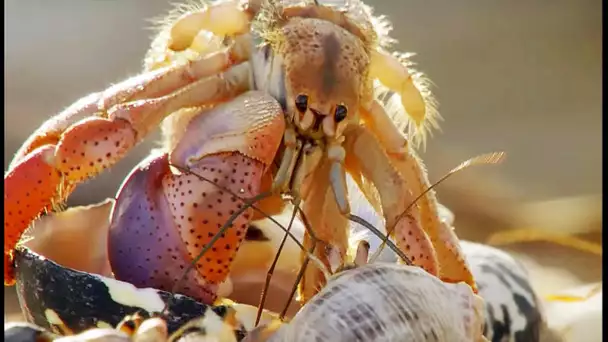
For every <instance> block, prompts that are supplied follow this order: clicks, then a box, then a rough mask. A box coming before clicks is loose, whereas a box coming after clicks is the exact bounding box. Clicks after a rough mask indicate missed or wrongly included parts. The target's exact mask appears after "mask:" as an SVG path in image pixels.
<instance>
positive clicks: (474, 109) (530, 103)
mask: <svg viewBox="0 0 608 342" xmlns="http://www.w3.org/2000/svg"><path fill="white" fill-rule="evenodd" d="M367 3H369V4H370V5H372V6H374V7H375V10H376V13H378V14H387V15H388V17H389V18H390V20H391V21H392V22H393V23H394V25H395V29H394V32H393V36H394V37H395V38H397V39H398V40H399V44H398V45H397V46H396V47H397V48H398V49H399V50H401V51H407V52H416V53H417V56H415V57H414V61H415V62H416V63H417V64H418V66H417V67H418V68H419V69H421V70H422V71H424V72H425V73H427V75H428V76H429V77H430V78H431V79H432V80H433V82H434V83H435V84H436V85H437V86H436V87H435V88H434V92H435V94H436V96H437V98H438V100H439V103H440V107H439V109H440V112H441V114H442V115H443V117H444V118H445V121H444V122H443V123H442V125H441V127H442V131H441V132H437V133H436V134H435V136H434V137H433V138H432V139H431V140H430V142H429V144H428V147H427V149H426V151H425V152H424V153H422V156H423V158H424V160H425V162H426V165H427V166H428V169H429V173H430V178H431V181H432V180H437V179H438V178H439V177H441V176H442V175H443V174H445V173H446V172H448V171H449V170H450V169H451V168H453V167H455V166H456V165H458V164H459V163H460V162H462V161H464V160H466V159H468V158H470V157H473V156H475V155H477V154H480V153H486V152H492V151H505V152H506V153H507V160H506V161H505V163H503V164H501V165H498V166H480V167H475V168H471V169H468V170H466V171H464V172H462V173H460V174H457V175H455V176H453V177H452V178H450V179H449V180H448V181H446V182H445V183H444V184H442V185H441V186H440V187H439V188H438V196H439V199H440V200H441V201H442V202H443V203H444V204H446V205H447V206H448V207H449V208H451V209H452V210H453V211H454V212H455V215H456V229H457V232H458V233H459V235H460V236H461V237H464V238H466V239H471V240H476V241H485V239H487V238H488V236H489V234H491V233H493V232H496V231H501V230H507V229H514V228H515V229H517V228H536V229H543V230H545V231H547V232H557V233H559V232H570V233H572V232H576V233H585V234H586V235H585V236H584V238H586V239H588V240H592V241H595V242H597V243H601V200H602V197H601V186H602V183H601V182H602V180H601V172H602V169H601V168H602V164H601V152H602V151H601V141H600V140H601V120H602V115H601V107H602V101H601V90H602V89H601V72H602V70H601V68H602V62H601V61H602V55H601V51H602V33H601V32H602V31H601V20H602V19H601V13H602V11H601V6H602V2H601V1H600V0H578V1H571V0H553V1H525V2H514V1H456V2H455V1H448V0H429V1H396V0H368V1H367ZM4 6H5V12H4V13H5V33H4V34H5V46H4V47H5V52H4V56H5V65H4V68H5V80H4V85H5V93H4V94H5V104H4V112H5V114H4V120H5V145H4V146H5V147H4V149H5V150H4V152H5V157H4V168H5V170H6V168H7V167H8V163H9V162H10V160H11V158H12V155H13V154H14V153H15V151H16V150H17V149H18V148H19V146H20V144H21V143H22V142H23V141H24V140H25V139H26V138H27V137H28V135H29V134H30V133H31V132H33V131H34V130H35V129H36V128H37V127H38V126H39V125H40V124H41V123H42V122H44V120H46V119H48V118H49V117H51V116H52V115H54V114H56V113H59V112H60V111H61V110H62V109H64V108H65V107H67V106H68V105H70V104H71V103H72V102H74V101H75V100H77V99H79V98H80V97H82V96H84V95H86V94H88V93H90V92H93V91H99V90H102V89H104V88H106V87H107V86H109V85H110V84H112V83H115V82H118V81H121V80H123V79H124V78H126V77H128V76H131V75H135V74H137V73H138V72H139V71H140V70H141V65H142V59H143V56H144V54H145V52H146V49H147V47H148V44H149V43H150V40H151V35H152V31H150V30H148V29H147V28H148V27H149V26H150V23H149V21H147V19H150V18H153V17H158V16H159V15H163V14H164V13H166V12H167V11H168V10H169V9H170V8H171V5H170V3H169V1H166V0H130V1H93V0H54V1H45V0H8V1H5V3H4ZM154 139H155V138H154V137H151V138H150V139H149V140H148V141H147V142H146V143H144V144H142V145H141V146H139V147H138V148H137V149H136V150H135V151H133V152H132V153H131V154H130V155H129V157H128V158H126V159H125V160H124V161H122V162H121V163H120V164H119V165H118V166H116V167H115V168H113V169H112V170H110V171H108V172H105V173H104V174H103V175H101V176H100V177H98V178H97V179H95V181H91V182H90V183H88V184H86V185H84V186H82V187H80V188H79V190H78V191H77V192H76V193H75V194H74V195H73V196H72V197H71V199H70V204H71V205H79V204H88V203H94V202H98V201H101V200H102V199H104V198H106V197H111V196H114V195H115V193H116V191H117V189H118V186H119V184H120V183H121V181H122V179H123V177H125V175H126V174H127V173H128V172H129V171H130V169H131V168H132V167H133V166H134V165H135V164H136V163H137V162H138V161H139V160H140V159H141V158H142V157H143V156H144V155H145V154H146V153H147V151H148V150H149V149H150V148H151V146H153V145H154V143H155V141H154ZM506 248H508V249H509V250H511V251H512V252H513V253H517V254H519V255H521V257H522V258H523V259H525V260H526V261H527V262H528V263H529V267H530V268H531V269H533V272H532V273H533V277H534V279H535V281H536V283H537V284H538V286H539V287H543V289H544V290H543V291H545V290H546V291H550V290H555V289H559V288H562V287H567V286H572V285H576V284H580V283H588V282H593V281H599V280H600V279H601V258H599V257H597V256H594V255H591V254H589V253H584V252H577V251H575V250H572V249H569V248H564V247H559V246H555V245H552V244H547V243H526V244H517V245H514V246H509V247H506ZM579 265H584V267H580V266H579ZM549 279H554V280H549ZM5 294H7V295H10V296H13V289H12V288H11V289H5ZM10 298H12V299H10ZM15 310H16V308H15V300H14V296H13V297H9V300H8V301H7V302H5V315H6V314H7V313H15V312H16V311H15ZM11 317H18V316H11ZM5 319H6V316H5Z"/></svg>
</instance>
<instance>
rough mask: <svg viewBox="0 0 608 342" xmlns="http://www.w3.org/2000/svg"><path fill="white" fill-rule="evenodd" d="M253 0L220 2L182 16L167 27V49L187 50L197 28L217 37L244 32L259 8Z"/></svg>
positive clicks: (196, 32) (196, 33)
mask: <svg viewBox="0 0 608 342" xmlns="http://www.w3.org/2000/svg"><path fill="white" fill-rule="evenodd" d="M257 2H259V1H244V2H243V1H238V0H231V1H223V2H219V3H216V4H213V5H210V6H205V7H204V8H202V9H200V10H199V11H193V12H188V13H186V14H184V15H182V16H181V17H180V18H179V19H177V20H176V21H175V23H174V24H173V26H172V27H171V31H170V35H171V38H170V42H169V49H171V50H173V51H182V50H185V49H187V48H188V47H190V46H191V45H192V42H193V41H194V39H195V38H196V36H197V35H198V34H199V32H200V31H208V32H211V33H213V34H215V35H217V36H220V37H223V36H236V35H239V34H243V33H246V32H248V31H249V25H250V21H251V18H252V16H253V14H254V13H255V12H256V10H255V8H257V7H259V4H257ZM249 3H251V4H249Z"/></svg>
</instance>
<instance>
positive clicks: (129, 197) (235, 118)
mask: <svg viewBox="0 0 608 342" xmlns="http://www.w3.org/2000/svg"><path fill="white" fill-rule="evenodd" d="M284 129H285V122H284V118H283V112H282V110H281V107H280V105H279V104H278V103H277V102H276V101H275V100H274V99H272V98H271V97H269V96H268V95H266V94H264V93H260V92H248V93H245V94H243V95H241V96H239V97H237V98H235V99H234V100H233V101H231V102H228V103H226V104H223V105H219V106H217V107H215V108H213V109H211V110H206V111H205V110H202V111H201V112H200V113H199V114H197V115H196V116H195V117H194V118H193V119H192V121H191V122H190V123H189V125H188V127H187V129H186V132H185V134H184V135H183V137H182V139H181V140H180V143H179V144H178V145H177V146H176V148H175V149H174V150H173V151H172V152H170V154H163V155H160V156H153V157H151V159H149V160H146V161H144V162H143V163H142V164H141V166H138V167H137V168H136V169H135V171H134V172H133V173H132V174H131V176H130V177H129V178H128V179H127V181H126V182H125V184H124V185H123V186H122V188H121V190H120V191H119V194H118V198H117V201H116V205H115V209H114V212H113V215H112V223H111V227H110V238H109V255H110V263H111V265H112V269H113V271H114V274H115V276H116V278H118V279H120V280H124V281H128V282H130V283H132V284H134V285H135V286H140V287H150V286H152V287H156V288H159V289H164V290H167V291H170V290H172V288H173V286H174V285H175V284H176V283H177V281H178V280H179V278H180V277H181V275H182V274H183V272H184V270H185V269H186V268H187V267H188V265H189V264H190V263H191V262H192V260H193V258H194V257H196V256H197V255H198V254H199V252H200V251H201V250H202V248H203V247H204V246H205V245H206V244H208V243H209V242H210V240H211V239H212V238H213V237H214V236H215V235H216V234H217V233H218V232H219V230H220V227H222V225H223V224H224V223H225V222H226V220H228V217H229V216H230V215H232V214H233V213H235V212H236V211H237V210H238V209H240V208H241V207H242V206H243V199H248V198H251V197H254V196H256V195H258V194H259V193H261V192H262V190H263V189H262V186H263V180H264V175H265V173H266V172H267V170H268V168H269V167H270V165H271V164H272V162H273V160H274V157H275V154H276V151H277V149H278V147H279V144H280V142H281V139H282V136H283V131H284ZM170 164H172V165H175V166H176V167H179V169H175V168H172V167H171V166H170ZM184 170H189V171H190V172H185V171H184ZM203 178H205V179H209V180H212V181H213V182H214V183H216V184H217V185H219V186H221V187H223V188H226V189H228V190H229V191H226V190H224V189H220V188H219V187H218V186H217V185H216V184H212V183H210V182H209V181H207V180H205V179H203ZM237 196H238V197H241V199H239V198H237ZM252 214H253V213H252V209H251V208H250V209H248V210H246V211H245V212H244V213H242V214H241V215H239V216H238V217H237V218H236V220H235V221H234V222H233V225H232V226H231V227H230V229H229V230H228V231H226V232H225V233H224V234H223V235H222V237H221V238H220V239H219V240H217V242H216V243H215V244H214V245H213V247H212V248H211V249H210V250H209V251H208V252H206V254H205V255H204V256H203V258H202V259H201V260H200V261H198V262H197V264H196V272H194V271H193V272H190V273H189V274H188V275H187V278H186V280H185V282H183V283H181V284H182V285H181V287H180V288H179V289H177V291H178V292H180V293H183V294H186V295H189V296H192V297H194V298H197V299H199V300H202V301H204V302H205V303H213V301H214V300H215V299H216V296H217V295H226V294H227V293H224V292H223V291H224V289H226V292H227V291H229V290H230V288H229V287H223V286H222V285H223V284H229V283H225V281H226V279H227V276H228V273H229V271H230V266H231V262H232V260H233V258H234V257H235V254H236V252H237V250H238V249H239V246H240V243H241V241H242V240H243V238H244V237H245V233H246V231H247V227H248V226H249V222H250V221H251V220H252Z"/></svg>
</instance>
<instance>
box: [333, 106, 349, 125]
mask: <svg viewBox="0 0 608 342" xmlns="http://www.w3.org/2000/svg"><path fill="white" fill-rule="evenodd" d="M347 113H348V110H347V109H346V106H344V105H337V106H336V111H335V112H334V120H336V122H340V121H342V120H344V119H346V114H347Z"/></svg>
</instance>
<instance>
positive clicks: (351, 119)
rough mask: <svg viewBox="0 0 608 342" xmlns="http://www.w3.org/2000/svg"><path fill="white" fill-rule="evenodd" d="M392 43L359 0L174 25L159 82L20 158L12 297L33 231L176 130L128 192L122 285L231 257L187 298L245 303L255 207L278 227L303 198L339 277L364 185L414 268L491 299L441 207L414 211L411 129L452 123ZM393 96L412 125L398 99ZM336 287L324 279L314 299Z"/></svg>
mask: <svg viewBox="0 0 608 342" xmlns="http://www.w3.org/2000/svg"><path fill="white" fill-rule="evenodd" d="M387 32H388V26H387V23H386V22H385V21H384V20H383V19H382V18H377V17H374V16H373V15H372V13H371V9H370V7H368V6H366V5H365V4H363V3H362V2H360V1H358V0H351V1H346V2H340V3H339V4H334V5H331V4H319V3H318V2H317V1H302V2H299V1H298V2H296V1H263V2H262V1H259V0H258V1H256V0H248V1H222V2H217V3H214V4H212V5H209V6H202V7H200V8H188V10H187V11H185V12H184V13H181V15H179V16H172V17H171V18H170V19H169V20H168V21H167V22H166V24H165V25H164V26H163V28H162V30H161V31H160V33H159V34H158V36H157V38H156V39H155V40H154V41H153V44H152V48H151V50H150V51H149V53H148V56H147V57H146V63H145V64H146V65H145V70H144V72H142V73H141V74H139V75H137V76H134V77H132V78H129V79H127V80H125V81H123V82H120V83H118V84H116V85H113V86H111V87H110V88H108V89H106V90H105V91H102V92H99V93H94V94H91V95H88V96H86V97H84V98H82V99H81V100H79V101H77V102H76V103H75V104H73V105H72V106H70V107H69V108H67V109H66V110H64V111H63V112H62V113H60V114H59V115H57V116H55V117H53V118H51V119H50V120H48V121H47V122H45V123H44V124H43V125H42V126H41V127H40V128H39V129H38V130H37V131H36V132H35V133H34V134H33V135H32V136H31V137H30V138H29V139H28V140H27V141H26V142H25V144H24V145H23V146H22V148H21V149H20V150H19V151H18V153H17V154H16V156H15V157H14V159H13V161H12V163H11V164H10V166H9V169H8V171H7V172H6V173H5V177H4V185H5V192H4V198H5V204H4V214H5V221H4V237H5V242H4V264H5V268H4V269H5V273H4V282H5V284H8V285H10V284H13V283H14V281H15V275H14V272H15V270H14V268H13V255H14V252H15V251H14V249H15V246H16V245H17V243H18V242H19V240H20V238H21V236H22V234H23V232H24V231H25V229H26V228H27V227H28V225H29V224H30V223H31V222H32V221H33V220H35V219H36V218H37V217H38V216H39V215H40V214H41V213H43V212H44V211H45V210H51V209H52V208H54V207H55V205H56V204H58V203H62V202H63V201H65V199H66V198H67V197H68V196H69V194H70V193H71V192H72V190H74V188H75V187H76V185H77V184H78V183H81V182H83V181H85V180H87V179H89V178H92V177H94V176H96V175H98V174H99V173H100V172H102V171H103V170H104V169H106V168H109V167H111V166H113V165H114V164H115V163H116V162H118V161H119V160H120V159H122V158H123V157H124V156H125V155H126V154H127V153H128V152H129V151H130V150H131V149H132V148H133V147H134V146H135V145H136V144H138V143H139V142H141V141H142V140H143V139H145V138H146V137H147V135H148V134H149V133H150V132H151V131H153V130H154V129H156V128H157V127H158V126H160V125H161V123H163V129H164V130H163V133H164V135H165V146H164V148H163V149H162V150H161V151H160V152H159V153H154V154H152V155H151V156H150V157H149V158H147V159H146V160H144V161H143V162H142V163H141V164H140V165H138V166H137V167H136V168H135V169H134V170H133V172H132V173H131V174H130V175H129V177H128V178H127V179H126V180H125V182H124V183H123V185H122V187H121V189H120V191H119V193H118V195H117V199H116V204H115V206H114V210H113V213H112V223H111V228H110V234H109V240H108V249H109V258H110V263H111V268H112V271H113V273H114V276H115V277H116V278H117V279H119V280H123V281H127V282H129V283H131V284H133V285H135V286H137V287H155V288H159V289H165V290H168V289H170V288H172V287H173V285H174V284H175V283H176V281H177V279H178V278H179V277H180V276H181V274H182V272H183V269H185V268H186V267H188V265H189V264H190V263H192V262H193V260H194V259H195V257H196V256H197V255H198V254H199V253H200V252H201V250H202V249H203V247H204V246H206V247H209V246H210V245H211V244H213V246H211V247H210V248H209V249H208V250H206V253H205V254H204V256H203V257H202V258H200V259H197V260H196V272H190V273H189V274H188V277H187V278H186V280H185V281H184V282H182V283H181V286H180V287H179V288H177V291H178V292H179V293H183V294H187V295H189V296H192V297H194V298H197V299H199V300H202V301H203V302H205V303H212V302H213V301H214V300H215V299H216V297H217V296H218V295H222V294H223V293H224V292H225V291H223V289H229V281H228V280H229V277H228V276H229V271H230V266H231V263H232V261H233V258H234V256H235V253H236V252H237V250H238V249H239V245H240V243H241V241H242V239H243V238H244V236H245V233H246V231H247V227H248V224H249V222H251V220H253V219H255V215H254V214H256V213H258V212H257V211H254V209H252V207H251V203H253V202H255V201H258V200H260V199H263V200H261V201H259V203H258V204H257V207H256V208H258V209H256V210H262V209H263V211H264V212H266V213H268V214H273V213H278V212H280V211H281V210H282V208H283V206H284V205H285V202H284V201H283V199H282V197H281V195H283V194H286V193H287V194H290V195H291V196H292V197H293V198H295V199H297V200H298V201H297V203H298V204H299V203H300V202H301V211H302V213H303V214H304V216H306V217H307V221H308V223H309V225H310V231H309V233H307V235H306V237H305V246H306V247H307V248H312V247H313V246H314V247H317V248H316V249H315V250H314V254H315V255H316V257H317V258H318V259H320V260H321V261H322V262H323V263H325V264H326V265H327V266H331V267H330V269H335V268H336V266H335V265H333V266H332V265H329V264H330V261H329V260H330V259H331V260H336V259H335V256H337V260H338V264H340V263H344V261H345V258H346V249H347V244H348V214H349V210H350V209H349V203H348V198H347V189H346V185H345V175H346V173H348V174H350V175H351V176H352V177H353V178H354V179H355V181H356V182H357V184H358V185H359V186H360V188H361V189H362V191H363V192H364V193H365V195H366V197H367V198H368V199H369V200H370V201H371V202H372V203H373V204H374V207H375V209H376V210H378V211H379V212H382V214H383V216H384V218H385V221H386V226H387V227H390V228H391V231H392V232H393V235H394V237H395V240H396V241H397V243H396V244H397V247H398V248H399V249H400V250H401V251H402V253H403V254H404V255H405V256H407V257H408V258H409V259H410V260H411V262H412V263H413V264H415V265H417V266H421V267H422V268H424V269H425V270H426V271H428V272H429V273H431V274H433V275H437V276H439V278H440V279H442V280H444V281H447V282H460V281H464V282H466V283H468V284H469V285H471V287H472V288H473V289H474V290H475V283H474V280H473V277H472V275H471V272H470V270H469V267H468V266H467V264H466V262H465V259H464V257H463V255H462V252H461V250H460V248H459V245H458V239H457V237H456V236H455V234H454V232H453V231H452V230H451V229H446V228H444V226H442V225H441V224H440V222H439V219H438V215H437V204H436V200H435V197H434V194H433V193H432V192H428V193H426V195H424V196H422V198H421V199H420V200H418V201H417V204H416V205H413V206H411V207H410V203H413V202H416V201H415V198H416V196H418V195H420V194H422V193H423V192H424V191H425V190H426V189H427V188H428V181H427V178H426V171H425V170H424V167H423V165H422V162H421V161H420V159H419V158H418V157H417V156H416V155H415V153H414V151H413V149H412V147H411V146H410V144H409V143H408V139H407V136H406V134H405V133H404V130H408V129H409V132H410V133H411V135H410V137H409V138H411V140H412V141H413V142H424V139H425V135H426V133H427V132H428V131H429V129H431V128H432V127H433V126H434V125H436V123H437V120H438V118H439V117H438V115H437V113H436V111H435V109H434V101H433V99H432V97H431V96H430V93H429V92H428V89H427V88H426V83H425V82H424V80H423V78H421V77H420V75H419V74H417V73H413V71H412V70H411V69H410V68H409V67H408V65H407V61H406V60H405V59H404V58H400V57H396V56H394V55H392V54H390V53H389V52H387V50H386V49H387V48H388V46H389V43H390V42H391V39H390V38H389V37H388V35H387ZM379 89H380V90H379ZM387 91H390V92H392V93H393V96H392V97H391V99H393V100H395V101H393V102H394V103H397V104H401V105H400V106H398V110H396V111H395V112H387V110H386V109H385V103H384V102H383V101H382V100H381V96H380V95H381V94H384V93H386V92H387ZM393 102H391V103H393ZM406 113H407V115H406ZM408 116H409V118H408ZM408 127H409V128H408ZM313 234H314V239H313V236H312V235H313ZM302 255H303V257H304V256H305V253H303V254H302ZM306 255H307V254H306ZM325 281H326V279H325V277H324V275H323V273H322V272H320V271H318V270H317V269H313V268H312V267H309V268H308V270H307V272H306V273H305V275H304V278H303V280H302V282H301V293H302V298H303V299H304V300H306V299H308V298H310V297H311V296H312V295H314V293H316V291H318V289H319V288H321V286H322V285H323V284H324V282H325ZM223 285H226V286H223Z"/></svg>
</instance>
